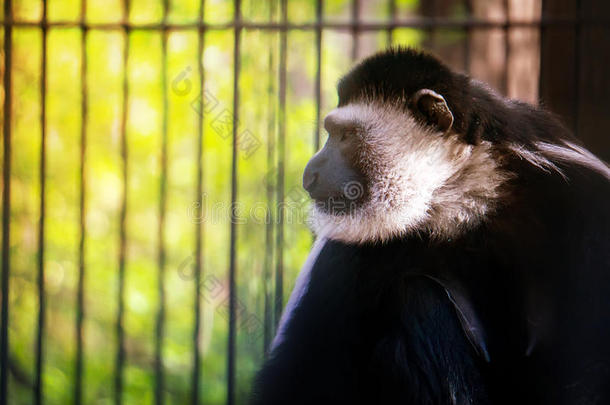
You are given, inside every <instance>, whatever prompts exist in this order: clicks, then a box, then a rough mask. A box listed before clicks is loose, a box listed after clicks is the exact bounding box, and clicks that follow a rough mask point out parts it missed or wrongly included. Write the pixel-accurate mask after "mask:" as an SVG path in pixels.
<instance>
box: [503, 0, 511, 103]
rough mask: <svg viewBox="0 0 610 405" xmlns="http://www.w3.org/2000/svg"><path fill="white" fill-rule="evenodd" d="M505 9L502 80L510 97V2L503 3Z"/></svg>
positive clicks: (507, 0)
mask: <svg viewBox="0 0 610 405" xmlns="http://www.w3.org/2000/svg"><path fill="white" fill-rule="evenodd" d="M503 7H504V21H505V25H504V27H503V28H502V29H503V32H504V77H503V78H502V80H503V83H502V86H503V87H504V95H508V82H509V80H510V77H509V75H510V72H509V69H508V61H509V59H510V56H511V49H510V48H511V47H510V20H511V18H510V0H504V1H503Z"/></svg>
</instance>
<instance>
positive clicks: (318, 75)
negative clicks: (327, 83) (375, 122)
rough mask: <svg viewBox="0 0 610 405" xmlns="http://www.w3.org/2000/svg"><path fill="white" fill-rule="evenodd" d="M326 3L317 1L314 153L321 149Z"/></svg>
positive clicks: (320, 0)
mask: <svg viewBox="0 0 610 405" xmlns="http://www.w3.org/2000/svg"><path fill="white" fill-rule="evenodd" d="M323 7H324V3H323V2H322V0H317V1H316V22H317V23H318V24H319V25H318V27H316V83H315V93H316V95H315V97H316V101H315V102H316V129H315V132H314V141H313V145H314V152H317V151H318V149H320V105H321V104H322V91H321V81H322V25H321V24H322V16H323V14H324V9H323Z"/></svg>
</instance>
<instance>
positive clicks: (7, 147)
mask: <svg viewBox="0 0 610 405" xmlns="http://www.w3.org/2000/svg"><path fill="white" fill-rule="evenodd" d="M4 16H5V18H8V19H9V21H12V19H13V2H12V0H5V1H4ZM12 46H13V29H12V26H10V25H9V26H6V27H5V29H4V122H3V123H2V124H3V126H2V129H3V137H4V139H3V142H2V144H3V148H4V161H3V166H2V179H3V183H2V187H3V188H2V321H1V323H0V335H1V336H0V339H1V340H0V371H1V374H0V405H5V404H7V403H8V372H9V360H8V314H9V308H8V303H9V300H8V295H9V276H10V252H9V248H10V219H11V135H12V134H11V129H12V128H11V121H12V117H11V111H12V101H13V100H12V97H13V94H12V77H11V73H12V72H11V71H12Z"/></svg>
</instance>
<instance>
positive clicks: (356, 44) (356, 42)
mask: <svg viewBox="0 0 610 405" xmlns="http://www.w3.org/2000/svg"><path fill="white" fill-rule="evenodd" d="M351 11H352V18H351V21H350V25H351V27H352V55H351V57H352V62H353V61H355V60H356V59H358V50H359V48H360V36H359V31H360V29H359V26H358V24H359V23H360V21H359V19H360V0H352V10H351Z"/></svg>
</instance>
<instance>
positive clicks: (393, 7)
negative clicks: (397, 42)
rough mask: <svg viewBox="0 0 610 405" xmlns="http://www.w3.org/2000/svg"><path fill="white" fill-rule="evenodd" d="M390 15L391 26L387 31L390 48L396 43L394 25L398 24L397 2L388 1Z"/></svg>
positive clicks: (393, 0) (394, 0)
mask: <svg viewBox="0 0 610 405" xmlns="http://www.w3.org/2000/svg"><path fill="white" fill-rule="evenodd" d="M388 15H389V16H390V25H389V26H388V28H387V29H386V32H387V36H388V40H387V41H388V46H392V42H393V41H394V25H395V24H396V0H389V1H388Z"/></svg>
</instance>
